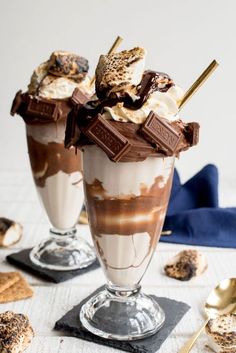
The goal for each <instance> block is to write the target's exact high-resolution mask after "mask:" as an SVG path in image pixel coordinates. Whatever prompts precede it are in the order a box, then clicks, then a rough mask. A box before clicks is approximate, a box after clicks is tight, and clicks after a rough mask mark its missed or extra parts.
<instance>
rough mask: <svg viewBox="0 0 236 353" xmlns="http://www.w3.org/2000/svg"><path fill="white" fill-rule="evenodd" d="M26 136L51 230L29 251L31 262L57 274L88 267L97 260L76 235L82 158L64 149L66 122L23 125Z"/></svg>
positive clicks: (81, 202) (37, 184)
mask: <svg viewBox="0 0 236 353" xmlns="http://www.w3.org/2000/svg"><path fill="white" fill-rule="evenodd" d="M26 134H27V144H28V152H29V157H30V164H31V169H32V174H33V177H34V182H35V186H36V189H37V191H38V194H39V197H40V200H41V201H42V206H43V207H44V209H45V211H46V213H47V215H48V218H49V221H50V223H51V224H52V226H53V228H51V229H50V237H49V238H47V239H46V240H43V241H42V242H41V243H40V244H39V245H37V246H35V247H34V248H33V249H32V251H31V253H30V259H31V261H32V262H33V263H34V264H36V265H38V266H40V267H43V268H48V269H52V270H59V271H67V270H74V269H79V268H84V267H87V266H89V265H90V264H91V263H93V262H94V261H95V258H96V256H95V253H94V251H93V248H92V247H91V246H90V245H89V244H88V243H87V242H86V241H85V240H84V239H82V238H79V237H78V235H77V233H76V223H77V221H78V218H79V214H80V211H81V208H82V205H83V199H84V194H83V185H82V173H81V157H80V153H79V152H78V153H77V154H75V151H74V149H71V150H66V149H65V148H64V134H65V119H60V120H58V121H57V122H50V123H44V124H42V123H41V124H36V123H35V124H26Z"/></svg>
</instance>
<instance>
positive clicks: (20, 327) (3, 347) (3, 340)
mask: <svg viewBox="0 0 236 353" xmlns="http://www.w3.org/2000/svg"><path fill="white" fill-rule="evenodd" d="M33 336H34V331H33V329H32V327H31V325H30V323H29V319H28V317H27V316H26V315H23V314H16V313H14V312H12V311H6V312H5V313H1V314H0V352H2V353H22V352H23V351H24V350H25V349H26V348H27V347H28V346H29V344H30V342H31V341H32V338H33Z"/></svg>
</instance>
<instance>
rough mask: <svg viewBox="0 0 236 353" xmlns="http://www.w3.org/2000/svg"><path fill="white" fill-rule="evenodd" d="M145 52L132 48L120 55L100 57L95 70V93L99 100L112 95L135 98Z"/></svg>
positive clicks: (142, 70) (141, 49)
mask: <svg viewBox="0 0 236 353" xmlns="http://www.w3.org/2000/svg"><path fill="white" fill-rule="evenodd" d="M145 55H146V52H145V50H144V49H143V48H133V49H131V50H124V51H121V52H120V53H114V54H108V55H101V56H100V58H99V62H98V65H97V68H96V83H95V84H96V93H97V96H98V97H99V98H104V97H111V96H112V94H116V95H123V94H125V93H126V94H127V93H128V94H130V96H131V97H133V96H135V86H137V85H138V84H139V83H140V81H141V79H142V75H143V72H144V65H145Z"/></svg>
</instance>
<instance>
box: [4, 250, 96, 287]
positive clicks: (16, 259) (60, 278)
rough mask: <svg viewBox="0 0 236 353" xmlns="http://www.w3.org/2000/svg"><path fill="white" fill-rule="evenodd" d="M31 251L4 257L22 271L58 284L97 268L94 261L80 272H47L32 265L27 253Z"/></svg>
mask: <svg viewBox="0 0 236 353" xmlns="http://www.w3.org/2000/svg"><path fill="white" fill-rule="evenodd" d="M30 251H31V249H25V250H22V251H20V252H17V253H14V254H11V255H8V256H7V257H6V259H7V261H8V262H9V263H10V264H12V265H15V266H17V267H20V268H22V269H23V270H25V271H27V272H30V273H32V274H34V275H36V276H39V277H41V278H43V279H45V280H47V281H50V282H54V283H60V282H64V281H67V280H69V279H72V278H74V277H76V276H79V275H82V274H84V273H86V272H89V271H92V270H95V269H96V268H98V267H99V262H98V260H96V261H95V262H94V263H93V264H92V265H90V266H88V267H86V268H82V269H81V270H71V271H54V270H48V269H46V268H42V267H38V266H36V265H34V264H33V263H32V262H31V261H30V258H29V253H30Z"/></svg>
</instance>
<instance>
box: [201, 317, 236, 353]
mask: <svg viewBox="0 0 236 353" xmlns="http://www.w3.org/2000/svg"><path fill="white" fill-rule="evenodd" d="M206 334H207V336H208V346H209V347H210V348H211V349H212V350H213V351H215V352H217V353H218V352H219V353H226V352H228V353H235V352H236V314H227V315H221V316H218V317H216V318H214V319H211V320H210V321H209V322H208V324H207V326H206Z"/></svg>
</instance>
